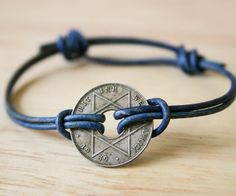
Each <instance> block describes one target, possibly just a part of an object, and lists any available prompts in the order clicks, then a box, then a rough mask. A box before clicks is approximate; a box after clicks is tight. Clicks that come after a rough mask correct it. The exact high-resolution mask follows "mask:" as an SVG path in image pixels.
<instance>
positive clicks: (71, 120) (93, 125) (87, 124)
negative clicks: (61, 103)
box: [55, 110, 105, 139]
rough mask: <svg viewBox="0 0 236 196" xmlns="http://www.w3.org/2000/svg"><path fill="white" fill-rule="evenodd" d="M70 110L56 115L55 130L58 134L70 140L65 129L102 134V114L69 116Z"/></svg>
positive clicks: (103, 118) (103, 119) (103, 117)
mask: <svg viewBox="0 0 236 196" xmlns="http://www.w3.org/2000/svg"><path fill="white" fill-rule="evenodd" d="M71 112H72V110H64V111H62V112H60V113H59V114H58V115H57V118H56V122H55V123H56V128H57V130H58V132H59V133H60V134H61V135H63V136H64V137H66V138H67V139H71V136H70V133H69V132H68V131H66V129H73V128H80V129H86V130H97V131H99V132H100V133H101V134H103V133H104V130H105V128H104V126H103V124H101V123H103V122H104V121H105V116H104V115H103V114H71Z"/></svg>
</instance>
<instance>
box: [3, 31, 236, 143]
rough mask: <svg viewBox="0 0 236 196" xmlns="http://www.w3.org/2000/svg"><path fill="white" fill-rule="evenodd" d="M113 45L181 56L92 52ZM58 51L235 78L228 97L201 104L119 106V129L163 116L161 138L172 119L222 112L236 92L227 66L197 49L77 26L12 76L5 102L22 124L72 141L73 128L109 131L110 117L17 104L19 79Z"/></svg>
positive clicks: (102, 61) (109, 62)
mask: <svg viewBox="0 0 236 196" xmlns="http://www.w3.org/2000/svg"><path fill="white" fill-rule="evenodd" d="M107 44H133V45H144V46H150V47H155V48H161V49H164V50H167V51H170V52H171V53H173V54H175V58H170V57H164V58H138V59H115V58H109V57H97V56H90V55H88V53H87V51H88V49H89V48H90V47H92V46H95V45H107ZM57 53H62V54H63V55H64V56H65V58H66V59H68V60H74V59H77V58H84V59H86V60H88V61H93V62H95V63H100V64H107V65H150V64H155V65H159V64H162V65H163V64H165V65H177V67H179V68H180V69H181V70H182V71H184V72H185V73H186V74H188V75H197V74H202V73H203V72H204V71H206V70H211V71H214V72H217V73H219V74H221V75H223V76H225V77H227V78H228V79H229V80H230V82H231V86H230V89H229V90H228V91H227V92H226V93H225V94H224V95H222V96H221V97H218V98H216V99H212V100H209V101H205V102H201V103H194V104H186V105H170V106H168V104H167V103H166V102H165V101H164V100H162V99H160V98H153V99H148V100H147V101H148V104H149V105H148V106H137V107H131V108H125V109H121V110H117V111H115V112H114V118H115V119H117V120H118V119H121V121H120V122H119V124H118V127H117V131H118V133H121V132H122V131H123V130H124V129H125V127H127V126H129V125H130V124H133V123H136V122H140V121H141V122H143V121H150V120H154V119H162V122H161V124H160V125H159V127H157V128H156V129H154V130H153V134H152V136H153V137H155V136H157V135H160V134H161V133H162V132H163V131H164V130H165V128H166V127H167V125H168V123H169V121H170V119H177V118H190V117H197V116H204V115H209V114H213V113H216V112H219V111H221V110H223V109H225V108H226V107H228V106H229V105H230V104H231V103H232V102H233V101H234V99H235V96H236V79H235V77H234V75H233V74H232V73H230V72H229V71H227V70H226V69H225V66H224V64H223V63H219V62H215V61H210V60H208V59H206V58H205V57H203V56H202V55H200V54H198V52H197V50H190V51H187V50H186V49H185V48H184V47H183V46H173V45H171V44H168V43H164V42H159V41H152V40H147V39H138V38H130V37H95V38H85V37H84V36H83V35H82V34H81V33H80V32H79V31H76V30H72V31H70V33H69V34H68V36H65V37H60V38H59V39H58V41H57V42H56V43H49V44H46V45H44V46H42V47H41V49H40V51H39V53H38V54H37V55H36V56H35V57H33V58H32V59H30V60H29V61H27V62H26V63H25V64H23V65H22V66H21V67H20V68H19V69H18V70H17V71H16V72H15V74H14V75H13V76H12V78H11V79H10V81H9V84H8V86H7V90H6V96H5V103H6V104H5V105H6V110H7V112H8V114H9V116H10V117H11V118H12V119H13V120H14V121H15V122H16V123H17V124H19V125H21V126H24V127H27V128H31V129H38V130H53V129H57V130H58V131H59V133H60V134H62V135H63V136H64V137H66V138H68V139H71V138H70V134H69V133H68V132H67V131H66V129H69V128H83V129H95V130H98V131H99V132H100V133H102V134H103V132H104V126H103V124H102V122H104V121H105V116H104V115H102V114H71V110H64V111H62V112H60V113H59V114H58V115H57V116H56V117H33V116H27V115H24V114H21V113H19V112H18V111H17V110H16V109H15V108H14V106H13V104H12V102H11V99H12V91H13V89H14V86H15V84H16V83H17V81H18V79H19V78H20V77H21V76H22V75H23V73H25V72H26V71H27V70H28V69H29V68H31V67H32V66H34V65H36V64H37V63H38V62H40V61H42V60H44V59H46V58H48V57H50V56H52V55H55V54H57Z"/></svg>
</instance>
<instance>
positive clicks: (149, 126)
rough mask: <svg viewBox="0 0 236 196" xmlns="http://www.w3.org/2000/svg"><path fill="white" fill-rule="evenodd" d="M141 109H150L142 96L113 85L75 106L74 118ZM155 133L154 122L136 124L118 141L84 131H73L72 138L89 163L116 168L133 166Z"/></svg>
mask: <svg viewBox="0 0 236 196" xmlns="http://www.w3.org/2000/svg"><path fill="white" fill-rule="evenodd" d="M139 105H147V101H146V99H145V98H144V97H143V96H142V95H141V94H140V93H139V92H137V91H136V90H134V89H132V88H130V87H128V86H126V85H122V84H117V83H111V84H104V85H100V86H97V87H95V88H93V89H92V90H90V91H89V92H88V93H86V94H85V95H84V96H83V97H82V98H81V99H80V100H79V102H78V103H77V105H76V106H75V108H74V110H73V114H80V113H85V114H91V113H97V114H102V113H104V114H106V112H107V111H115V110H118V109H122V108H129V107H133V106H139ZM105 129H106V128H105ZM152 130H153V122H152V121H151V122H139V123H136V124H132V126H129V127H127V128H126V129H125V130H124V131H123V132H122V133H121V134H120V135H119V136H118V137H116V138H110V137H106V136H105V135H102V134H101V133H99V132H98V131H96V130H84V129H71V136H72V140H73V142H74V144H75V146H76V147H77V149H78V150H79V151H80V153H81V154H82V155H83V156H85V157H86V158H87V159H89V160H90V161H92V162H94V163H96V164H97V165H100V166H104V167H116V166H120V165H124V164H127V163H129V162H130V161H132V160H134V159H135V158H137V157H138V156H139V155H140V154H141V153H142V152H143V150H144V149H145V148H146V146H147V145H148V143H149V141H150V139H151V135H152ZM106 131H107V130H105V132H106ZM113 131H116V130H113Z"/></svg>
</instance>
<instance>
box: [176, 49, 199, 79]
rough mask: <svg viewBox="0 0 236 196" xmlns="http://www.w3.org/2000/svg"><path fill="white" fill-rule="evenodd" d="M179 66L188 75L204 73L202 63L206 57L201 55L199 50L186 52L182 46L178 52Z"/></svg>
mask: <svg viewBox="0 0 236 196" xmlns="http://www.w3.org/2000/svg"><path fill="white" fill-rule="evenodd" d="M176 58H177V65H178V66H179V67H180V68H181V69H182V70H183V71H184V72H185V73H187V74H190V75H194V74H198V73H201V72H203V71H204V68H203V67H202V66H201V61H202V60H204V57H203V56H201V55H199V54H198V52H197V50H190V51H186V49H185V48H184V47H183V46H181V47H179V49H178V51H177V57H176Z"/></svg>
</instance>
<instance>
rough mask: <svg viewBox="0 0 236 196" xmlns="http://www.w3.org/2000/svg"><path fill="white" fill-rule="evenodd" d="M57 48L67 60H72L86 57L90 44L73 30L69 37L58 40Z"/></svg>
mask: <svg viewBox="0 0 236 196" xmlns="http://www.w3.org/2000/svg"><path fill="white" fill-rule="evenodd" d="M56 46H57V49H58V51H59V52H61V53H62V54H63V55H64V56H65V58H66V59H68V60H72V59H75V58H78V57H81V56H83V55H85V53H86V51H87V49H88V42H87V40H86V38H85V37H84V36H83V35H82V34H81V33H80V32H79V31H76V30H71V31H70V32H69V34H68V35H67V36H64V37H60V38H59V39H58V40H57V43H56Z"/></svg>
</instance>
